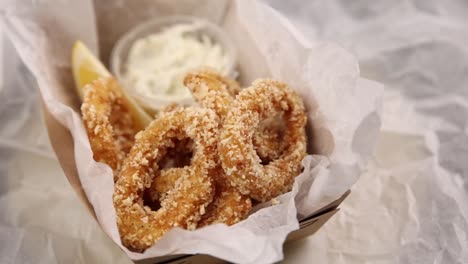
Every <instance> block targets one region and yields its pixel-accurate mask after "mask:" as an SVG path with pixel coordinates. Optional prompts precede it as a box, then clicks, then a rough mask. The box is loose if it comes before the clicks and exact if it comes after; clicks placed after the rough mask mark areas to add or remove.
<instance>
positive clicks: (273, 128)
mask: <svg viewBox="0 0 468 264" xmlns="http://www.w3.org/2000/svg"><path fill="white" fill-rule="evenodd" d="M282 121H283V117H282V116H274V117H269V118H267V119H265V120H263V121H262V122H260V124H259V125H258V127H257V130H256V132H255V133H254V135H253V137H252V144H253V146H254V149H255V151H256V152H257V154H258V156H259V157H260V159H261V160H262V164H268V163H269V162H271V161H272V160H275V159H277V158H279V157H280V155H281V154H282V153H283V152H284V148H285V147H286V144H285V142H284V141H283V137H284V135H285V134H286V126H285V124H284V122H282Z"/></svg>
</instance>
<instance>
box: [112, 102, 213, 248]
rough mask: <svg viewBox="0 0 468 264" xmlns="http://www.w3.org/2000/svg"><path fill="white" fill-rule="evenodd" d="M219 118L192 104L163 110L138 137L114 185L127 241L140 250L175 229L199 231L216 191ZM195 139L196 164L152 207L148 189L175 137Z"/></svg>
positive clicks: (118, 217) (120, 226) (129, 244)
mask: <svg viewBox="0 0 468 264" xmlns="http://www.w3.org/2000/svg"><path fill="white" fill-rule="evenodd" d="M218 129H219V121H218V118H217V116H216V114H215V113H214V112H213V111H212V110H209V109H202V108H194V107H190V108H187V109H180V110H176V111H172V112H168V113H164V114H161V115H160V116H159V118H158V119H156V120H154V121H153V122H152V123H151V124H150V125H149V126H148V128H146V129H145V130H144V131H142V132H140V133H139V134H138V135H137V136H136V142H135V145H134V146H133V147H132V149H131V150H130V153H129V154H128V156H127V158H126V159H125V161H124V163H123V166H122V170H121V172H120V174H119V177H118V181H117V182H116V184H115V188H114V197H113V200H114V206H115V210H116V215H117V226H118V229H119V233H120V237H121V239H122V244H123V245H125V246H126V247H128V248H131V249H135V250H144V249H146V248H148V247H150V246H151V245H153V244H154V243H155V242H156V241H157V240H158V239H160V238H161V237H162V236H163V235H164V234H165V233H166V232H168V231H169V230H170V229H171V228H173V227H176V226H179V227H182V228H186V229H195V228H196V226H197V223H198V222H199V220H200V218H201V216H202V215H203V214H204V213H205V208H206V207H207V206H208V205H209V204H210V203H211V201H212V199H213V194H214V175H213V174H214V173H215V170H216V167H217V166H218V163H217V161H216V155H217V150H216V144H217V140H216V139H217V138H218ZM187 137H188V138H191V139H192V140H193V142H194V147H195V150H194V154H193V159H192V164H191V166H190V167H189V168H187V169H186V170H184V173H183V174H182V175H180V177H179V178H178V180H177V181H176V182H175V185H174V188H173V189H172V190H170V191H169V192H168V193H167V195H166V196H165V198H164V199H163V200H162V201H161V207H160V208H159V209H158V210H156V211H152V210H151V209H150V208H149V207H148V206H145V205H144V201H143V198H142V196H143V192H144V191H145V189H146V188H149V187H150V186H151V183H152V180H153V177H154V175H155V173H154V171H153V170H154V169H155V170H157V169H158V167H157V164H158V162H159V161H160V160H161V159H162V158H163V157H164V155H166V152H167V149H168V148H171V147H173V146H174V141H175V140H182V139H184V138H187Z"/></svg>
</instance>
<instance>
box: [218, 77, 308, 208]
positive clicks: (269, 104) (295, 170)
mask: <svg viewBox="0 0 468 264" xmlns="http://www.w3.org/2000/svg"><path fill="white" fill-rule="evenodd" d="M279 113H283V118H284V121H285V125H286V128H287V133H286V134H285V136H284V139H283V140H284V142H286V147H285V149H284V151H283V153H282V154H281V156H280V157H279V158H278V159H275V160H273V161H271V162H270V163H269V164H268V165H262V164H261V159H260V157H259V156H258V154H257V153H256V151H255V148H254V146H253V145H252V143H251V142H252V137H253V136H254V131H255V130H254V128H255V127H257V126H258V125H259V123H260V122H261V121H262V120H264V119H265V118H267V117H270V116H275V115H278V114H279ZM306 121H307V118H306V115H305V110H304V105H303V103H302V100H301V99H300V98H299V96H298V95H297V94H296V93H295V92H294V91H293V90H292V89H290V88H289V87H288V86H287V85H286V84H284V83H281V82H277V81H273V80H257V81H255V82H254V83H253V84H252V86H251V87H249V88H246V89H244V90H242V91H241V92H240V93H239V94H238V96H237V98H236V100H235V101H234V103H233V104H232V105H231V107H230V109H229V112H228V114H227V116H226V118H225V119H224V122H223V127H222V130H221V135H220V140H219V143H218V151H219V155H220V159H221V164H222V167H223V169H224V172H225V173H226V175H227V179H228V181H229V183H230V184H231V185H232V186H235V187H236V188H237V189H238V190H239V191H240V192H241V193H242V194H244V195H249V196H250V197H251V198H253V199H256V200H258V201H267V200H269V199H271V198H273V197H276V196H278V195H280V194H282V193H284V192H286V191H288V190H289V189H290V188H291V185H292V183H293V182H294V178H295V176H297V175H298V174H299V173H300V172H301V169H302V165H301V161H302V159H303V158H304V157H305V155H306V135H305V125H306Z"/></svg>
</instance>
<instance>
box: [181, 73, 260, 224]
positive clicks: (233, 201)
mask: <svg viewBox="0 0 468 264" xmlns="http://www.w3.org/2000/svg"><path fill="white" fill-rule="evenodd" d="M184 84H185V85H186V86H187V87H188V88H189V89H190V91H191V92H192V95H193V97H194V98H195V100H196V101H197V102H198V103H199V104H200V105H201V106H203V107H206V108H209V109H212V110H214V111H215V112H216V114H217V115H218V117H219V118H220V119H221V122H223V120H224V117H225V116H226V115H227V113H228V110H229V106H230V105H231V103H232V101H233V98H232V96H231V94H230V93H229V91H233V93H235V92H237V91H238V90H240V88H239V85H238V84H237V82H236V81H234V80H230V79H228V78H225V77H223V76H221V75H219V74H217V73H216V72H214V71H212V70H210V69H206V68H204V69H200V70H196V71H192V72H189V73H188V74H187V75H186V76H185V78H184ZM228 87H231V88H228ZM232 87H234V88H232ZM216 187H217V189H216V194H215V199H214V201H213V203H212V204H211V205H210V207H209V210H208V213H207V216H206V217H204V218H203V219H202V221H201V223H200V226H204V225H209V224H214V223H225V224H227V225H233V224H235V223H237V222H239V221H242V220H244V219H245V218H246V217H247V216H248V214H249V212H250V209H251V208H252V201H251V200H250V198H249V197H248V196H245V195H242V194H241V193H239V191H238V190H236V188H233V187H231V186H230V185H229V184H227V183H226V178H225V176H224V171H223V170H222V169H221V168H220V169H219V173H218V177H217V178H216Z"/></svg>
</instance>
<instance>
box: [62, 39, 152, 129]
mask: <svg viewBox="0 0 468 264" xmlns="http://www.w3.org/2000/svg"><path fill="white" fill-rule="evenodd" d="M71 59H72V74H73V79H74V80H75V88H76V91H77V93H78V96H79V97H80V99H81V100H83V95H84V88H85V86H86V85H87V84H90V83H91V82H93V81H94V80H97V79H99V78H110V77H112V74H111V73H110V72H109V71H108V70H107V68H106V67H105V66H104V65H103V64H102V62H101V61H99V59H98V58H96V56H94V54H93V53H92V52H91V51H90V50H89V49H88V48H87V47H86V46H85V45H84V44H83V43H82V42H81V41H76V42H75V44H74V45H73V48H72V58H71ZM113 87H115V89H119V90H120V91H119V92H121V93H122V94H123V95H124V99H125V103H126V104H127V106H128V108H129V110H130V113H131V115H132V117H133V118H134V120H135V122H136V125H137V126H138V128H139V129H144V128H145V127H146V126H147V125H148V124H149V123H150V122H151V121H152V118H151V117H150V116H149V115H148V114H147V113H146V112H145V110H143V108H141V107H140V106H139V105H138V104H136V103H135V101H134V100H133V99H132V98H130V97H129V96H128V95H127V93H126V92H125V91H124V90H123V89H122V88H120V86H113Z"/></svg>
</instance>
